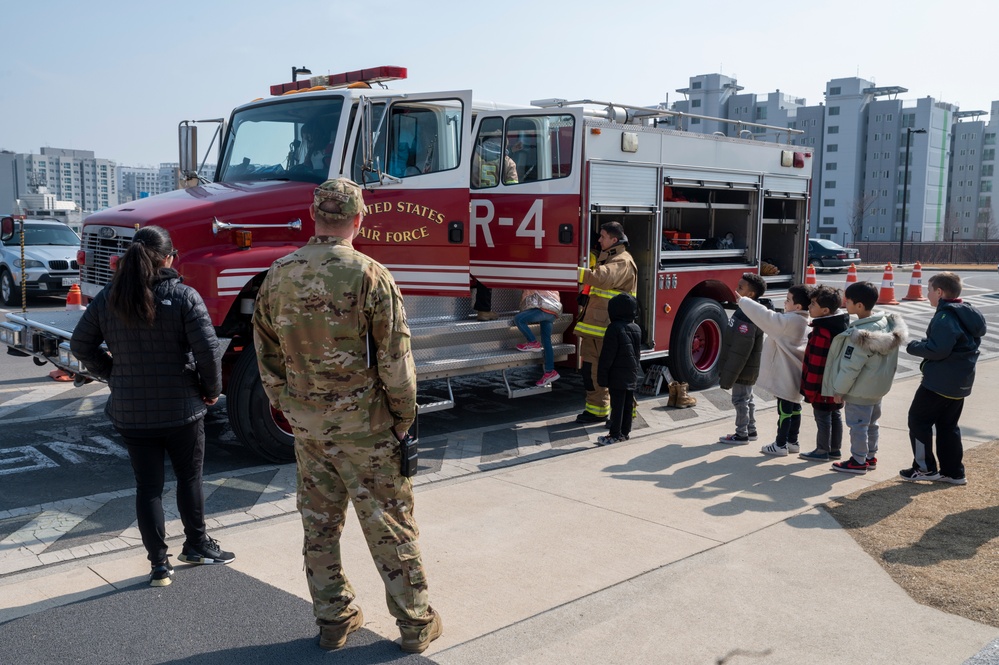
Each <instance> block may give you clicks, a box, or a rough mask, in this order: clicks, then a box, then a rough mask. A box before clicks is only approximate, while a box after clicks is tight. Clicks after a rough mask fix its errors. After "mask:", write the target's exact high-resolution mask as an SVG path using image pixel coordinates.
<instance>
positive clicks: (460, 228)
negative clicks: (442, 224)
mask: <svg viewBox="0 0 999 665" xmlns="http://www.w3.org/2000/svg"><path fill="white" fill-rule="evenodd" d="M464 240H465V225H464V224H462V223H461V222H448V224H447V241H448V242H449V243H451V244H452V245H460V244H461V243H462V242H464Z"/></svg>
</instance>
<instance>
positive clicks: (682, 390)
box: [676, 383, 697, 409]
mask: <svg viewBox="0 0 999 665" xmlns="http://www.w3.org/2000/svg"><path fill="white" fill-rule="evenodd" d="M687 388H689V386H688V385H687V384H686V383H681V384H679V385H678V386H677V387H676V408H678V409H687V408H690V407H692V406H695V405H696V404H697V398H696V397H691V396H690V395H688V394H687Z"/></svg>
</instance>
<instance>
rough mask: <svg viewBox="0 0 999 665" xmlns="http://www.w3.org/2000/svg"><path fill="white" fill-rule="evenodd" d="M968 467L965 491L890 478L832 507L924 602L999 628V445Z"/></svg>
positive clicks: (970, 458) (974, 455) (977, 454)
mask: <svg viewBox="0 0 999 665" xmlns="http://www.w3.org/2000/svg"><path fill="white" fill-rule="evenodd" d="M964 465H965V468H966V470H967V476H968V484H967V485H965V486H953V485H946V484H943V483H907V482H903V481H902V480H899V479H896V480H888V481H885V482H883V483H880V484H878V485H875V486H873V487H870V488H868V489H865V490H861V491H859V492H854V493H853V494H850V495H849V496H846V497H843V498H842V499H836V500H833V501H830V502H829V503H828V504H827V505H826V508H827V510H829V512H830V513H831V514H832V516H833V517H834V518H835V519H836V521H837V522H839V523H840V525H841V526H843V528H845V529H847V531H848V532H849V533H850V535H851V536H853V538H854V539H855V540H856V541H857V543H858V544H859V545H860V546H861V547H862V548H863V549H864V551H865V552H867V553H868V554H870V555H871V556H872V557H874V559H875V560H876V561H877V562H878V563H880V564H881V566H882V567H883V568H884V569H885V570H886V571H887V572H888V574H889V575H891V577H892V579H894V580H895V581H896V582H897V583H898V584H899V585H900V586H901V587H902V588H903V589H905V590H906V592H908V594H909V595H910V596H912V597H913V598H914V599H915V600H916V601H917V602H919V603H922V604H924V605H929V606H930V607H935V608H937V609H940V610H943V611H944V612H949V613H951V614H957V615H960V616H963V617H965V618H968V619H972V620H974V621H978V622H981V623H984V624H988V625H990V626H995V627H997V628H999V440H995V441H991V442H989V443H987V444H984V445H981V446H979V447H977V448H975V449H974V450H971V451H969V452H967V453H965V456H964Z"/></svg>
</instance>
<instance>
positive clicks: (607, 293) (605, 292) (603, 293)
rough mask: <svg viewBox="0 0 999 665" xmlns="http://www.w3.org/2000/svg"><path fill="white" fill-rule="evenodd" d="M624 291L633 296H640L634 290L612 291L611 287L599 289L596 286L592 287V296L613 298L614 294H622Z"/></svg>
mask: <svg viewBox="0 0 999 665" xmlns="http://www.w3.org/2000/svg"><path fill="white" fill-rule="evenodd" d="M622 293H627V294H628V295H630V296H631V297H633V298H634V297H637V296H638V294H637V293H635V292H634V291H612V290H610V289H598V288H596V287H591V288H590V295H591V296H596V297H597V298H607V299H608V300H609V299H611V298H613V297H614V296H618V295H621V294H622Z"/></svg>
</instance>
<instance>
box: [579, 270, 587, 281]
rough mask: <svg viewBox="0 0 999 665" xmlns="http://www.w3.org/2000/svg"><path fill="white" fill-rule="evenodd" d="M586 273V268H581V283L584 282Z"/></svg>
mask: <svg viewBox="0 0 999 665" xmlns="http://www.w3.org/2000/svg"><path fill="white" fill-rule="evenodd" d="M585 274H586V268H580V269H579V283H580V284H582V283H583V276H584V275H585Z"/></svg>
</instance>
